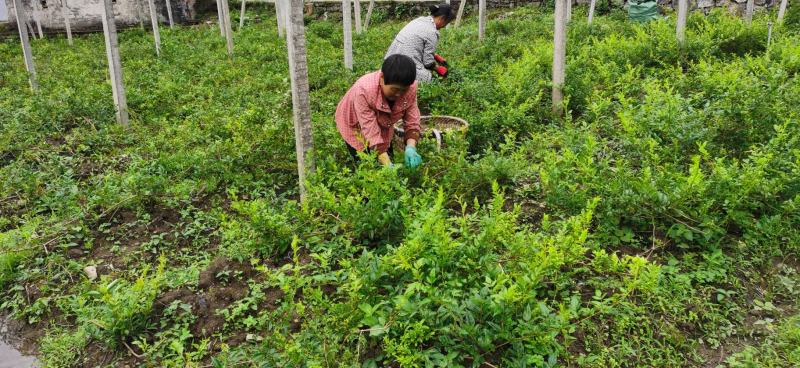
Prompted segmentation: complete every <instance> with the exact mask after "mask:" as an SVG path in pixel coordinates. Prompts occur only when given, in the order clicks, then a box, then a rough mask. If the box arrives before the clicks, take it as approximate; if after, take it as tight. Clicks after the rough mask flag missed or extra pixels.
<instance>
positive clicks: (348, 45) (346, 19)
mask: <svg viewBox="0 0 800 368" xmlns="http://www.w3.org/2000/svg"><path fill="white" fill-rule="evenodd" d="M352 18H353V16H352V15H351V14H350V0H342V27H344V29H343V32H344V67H345V68H347V69H350V70H353V25H352Z"/></svg>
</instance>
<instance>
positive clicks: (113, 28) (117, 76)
mask: <svg viewBox="0 0 800 368" xmlns="http://www.w3.org/2000/svg"><path fill="white" fill-rule="evenodd" d="M17 1H19V0H17ZM103 35H104V36H105V40H106V56H108V72H109V75H110V76H111V93H112V95H113V96H114V107H116V110H117V122H118V123H120V124H122V126H124V127H127V126H128V102H127V99H126V98H125V85H124V84H123V83H122V62H120V59H119V41H118V40H117V25H116V24H115V23H114V8H113V5H112V4H111V0H103Z"/></svg>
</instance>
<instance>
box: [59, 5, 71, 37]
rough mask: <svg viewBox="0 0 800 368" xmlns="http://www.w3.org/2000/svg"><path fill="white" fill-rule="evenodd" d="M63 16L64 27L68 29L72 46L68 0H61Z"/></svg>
mask: <svg viewBox="0 0 800 368" xmlns="http://www.w3.org/2000/svg"><path fill="white" fill-rule="evenodd" d="M61 17H62V18H64V28H65V29H66V30H67V42H68V43H69V45H70V46H72V27H70V24H69V9H68V8H67V0H61Z"/></svg>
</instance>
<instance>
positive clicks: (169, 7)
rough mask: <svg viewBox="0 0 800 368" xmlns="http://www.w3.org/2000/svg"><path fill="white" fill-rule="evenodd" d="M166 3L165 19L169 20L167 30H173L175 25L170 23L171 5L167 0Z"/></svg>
mask: <svg viewBox="0 0 800 368" xmlns="http://www.w3.org/2000/svg"><path fill="white" fill-rule="evenodd" d="M166 3H167V19H169V28H170V29H172V28H175V23H173V22H172V4H171V3H170V1H169V0H167V1H166Z"/></svg>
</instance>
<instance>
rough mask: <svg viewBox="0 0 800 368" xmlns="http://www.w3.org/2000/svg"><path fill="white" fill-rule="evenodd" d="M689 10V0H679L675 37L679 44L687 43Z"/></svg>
mask: <svg viewBox="0 0 800 368" xmlns="http://www.w3.org/2000/svg"><path fill="white" fill-rule="evenodd" d="M688 12H689V0H678V19H677V22H676V24H675V37H676V38H677V39H678V44H680V45H684V44H685V43H686V15H687V13H688Z"/></svg>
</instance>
